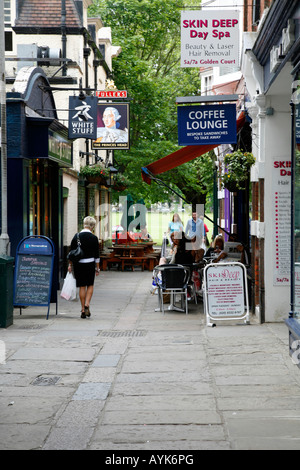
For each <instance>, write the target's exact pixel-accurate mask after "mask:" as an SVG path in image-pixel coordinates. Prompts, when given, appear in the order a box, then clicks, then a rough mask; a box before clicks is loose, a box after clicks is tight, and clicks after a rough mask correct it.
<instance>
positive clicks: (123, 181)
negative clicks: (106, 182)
mask: <svg viewBox="0 0 300 470" xmlns="http://www.w3.org/2000/svg"><path fill="white" fill-rule="evenodd" d="M128 185H129V180H128V178H126V176H124V175H123V174H122V173H117V174H116V175H114V183H113V189H114V190H115V191H124V190H125V189H126V188H127V187H128Z"/></svg>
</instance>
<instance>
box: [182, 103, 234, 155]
mask: <svg viewBox="0 0 300 470" xmlns="http://www.w3.org/2000/svg"><path fill="white" fill-rule="evenodd" d="M177 114H178V145H182V146H186V145H205V144H217V145H221V144H234V143H236V106H235V104H223V105H207V106H199V105H198V106H178V108H177Z"/></svg>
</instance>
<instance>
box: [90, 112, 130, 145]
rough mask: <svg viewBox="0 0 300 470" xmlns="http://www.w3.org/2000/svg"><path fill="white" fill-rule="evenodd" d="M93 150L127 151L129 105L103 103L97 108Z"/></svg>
mask: <svg viewBox="0 0 300 470" xmlns="http://www.w3.org/2000/svg"><path fill="white" fill-rule="evenodd" d="M92 147H93V149H129V104H128V103H105V104H103V103H102V104H98V107H97V136H96V140H95V141H94V142H93V143H92Z"/></svg>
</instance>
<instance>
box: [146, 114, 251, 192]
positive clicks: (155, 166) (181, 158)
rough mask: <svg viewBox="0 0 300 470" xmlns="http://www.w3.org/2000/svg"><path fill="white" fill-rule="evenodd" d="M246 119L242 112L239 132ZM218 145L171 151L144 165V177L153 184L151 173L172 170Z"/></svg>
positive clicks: (195, 146)
mask: <svg viewBox="0 0 300 470" xmlns="http://www.w3.org/2000/svg"><path fill="white" fill-rule="evenodd" d="M245 120H246V115H245V113H244V112H242V113H241V114H240V115H239V117H238V119H237V121H236V127H237V132H239V131H240V130H241V129H242V127H243V125H244V124H245ZM216 147H218V145H188V146H187V147H182V148H181V149H179V150H176V152H173V153H170V154H169V155H167V156H166V157H163V158H160V159H159V160H156V161H155V162H153V163H150V164H149V165H147V166H146V167H143V168H142V178H143V180H144V181H145V182H146V183H148V184H151V177H150V176H151V175H159V174H160V173H164V172H165V171H168V170H172V169H173V168H176V167H178V166H180V165H183V164H184V163H187V162H189V161H191V160H194V159H195V158H197V157H200V156H201V155H204V154H205V153H207V152H209V151H210V150H213V149H214V148H216Z"/></svg>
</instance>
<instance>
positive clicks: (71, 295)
mask: <svg viewBox="0 0 300 470" xmlns="http://www.w3.org/2000/svg"><path fill="white" fill-rule="evenodd" d="M60 296H61V297H62V298H63V299H65V300H76V279H75V278H74V276H73V273H70V272H67V275H66V277H65V280H64V285H63V288H62V290H61V293H60Z"/></svg>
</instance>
